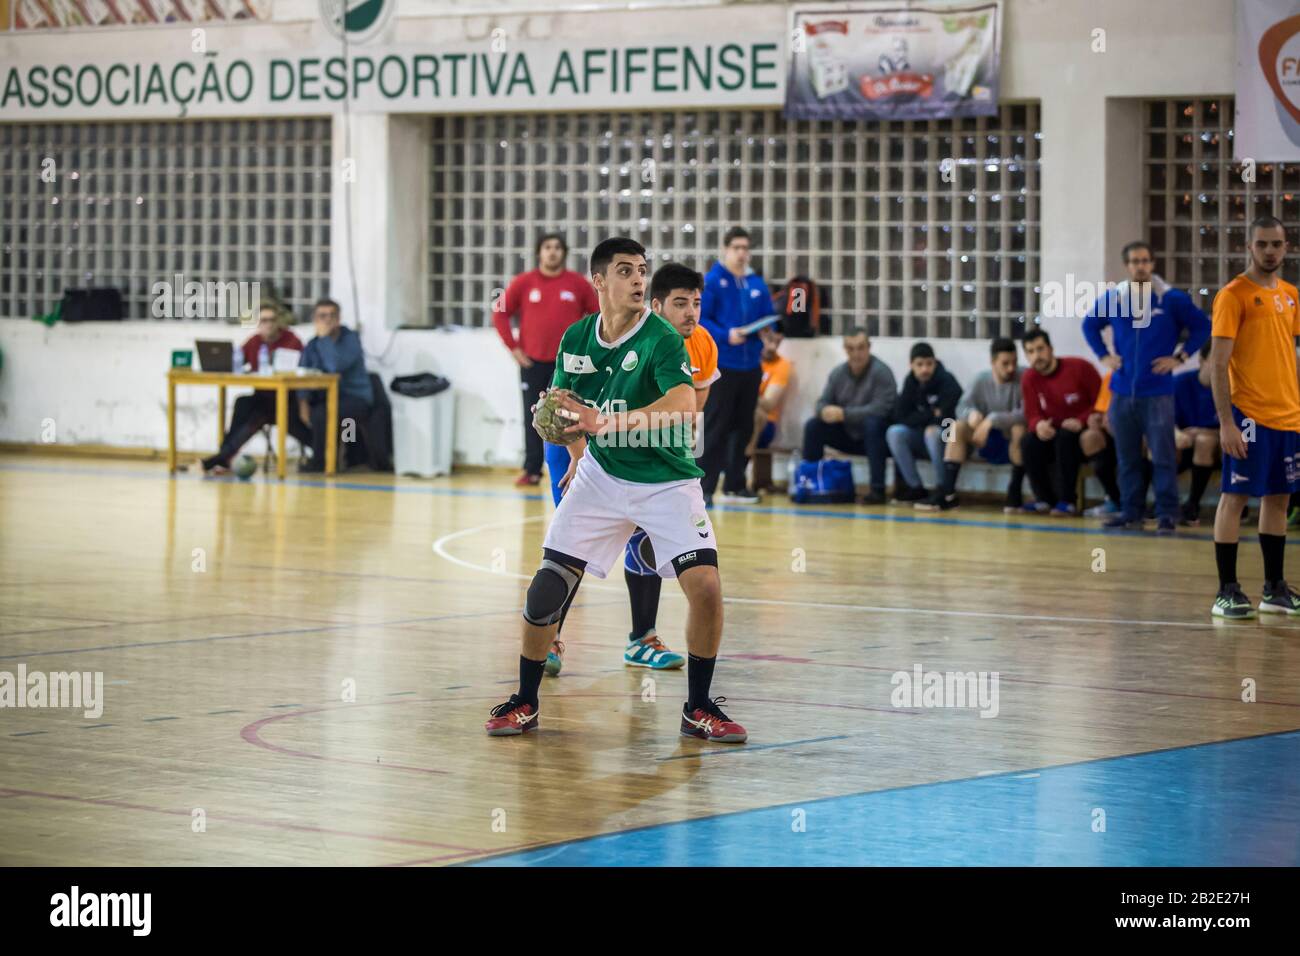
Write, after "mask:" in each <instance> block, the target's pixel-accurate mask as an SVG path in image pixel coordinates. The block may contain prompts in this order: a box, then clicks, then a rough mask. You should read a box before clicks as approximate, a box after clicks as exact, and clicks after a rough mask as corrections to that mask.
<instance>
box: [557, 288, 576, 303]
mask: <svg viewBox="0 0 1300 956" xmlns="http://www.w3.org/2000/svg"><path fill="white" fill-rule="evenodd" d="M560 301H561V302H576V301H577V300H576V299H575V298H574V295H573V293H572V292H570V291H569V290H568V289H561V290H560Z"/></svg>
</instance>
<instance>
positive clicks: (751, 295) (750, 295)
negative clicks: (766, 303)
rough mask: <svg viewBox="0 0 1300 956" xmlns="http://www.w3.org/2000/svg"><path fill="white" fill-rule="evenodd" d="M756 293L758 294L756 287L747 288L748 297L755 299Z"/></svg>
mask: <svg viewBox="0 0 1300 956" xmlns="http://www.w3.org/2000/svg"><path fill="white" fill-rule="evenodd" d="M758 295H759V292H758V290H757V289H750V290H749V297H750V298H751V299H757V298H758Z"/></svg>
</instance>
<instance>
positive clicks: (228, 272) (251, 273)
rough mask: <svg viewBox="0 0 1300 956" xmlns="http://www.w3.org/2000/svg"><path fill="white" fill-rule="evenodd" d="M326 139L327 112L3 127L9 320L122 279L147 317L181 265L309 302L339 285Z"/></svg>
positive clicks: (133, 306) (1, 222)
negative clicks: (333, 266) (333, 277)
mask: <svg viewBox="0 0 1300 956" xmlns="http://www.w3.org/2000/svg"><path fill="white" fill-rule="evenodd" d="M330 137H331V128H330V121H329V120H328V119H275V120H211V121H209V120H203V121H188V122H161V123H60V124H51V123H17V124H0V315H3V316H9V317H19V318H22V317H27V318H30V317H31V316H33V315H37V314H40V313H45V312H48V311H50V310H51V309H53V308H54V305H55V304H56V303H57V302H58V301H59V300H60V299H61V298H62V296H63V291H64V289H67V288H79V287H86V286H112V287H116V288H118V289H120V290H121V291H122V296H123V304H124V309H125V314H126V317H127V318H129V319H145V318H151V317H153V309H152V305H153V301H154V298H155V296H154V293H153V291H152V289H153V285H154V283H155V282H167V283H169V284H171V283H174V276H175V275H176V274H178V273H179V274H180V275H182V276H183V278H184V281H186V282H189V281H195V282H200V283H209V282H212V283H227V282H250V283H251V282H259V281H260V282H268V281H269V282H270V283H272V284H273V285H274V287H275V289H276V290H277V291H279V292H280V294H281V295H283V296H285V297H286V299H287V301H288V303H289V304H290V306H292V307H293V308H294V309H295V312H299V311H301V310H305V309H306V308H308V307H309V306H310V305H311V302H312V301H313V300H314V298H315V297H316V296H318V295H320V294H323V293H325V292H326V291H327V290H328V287H329V252H330V146H331V140H330ZM43 173H44V176H43V175H42V174H43ZM266 292H267V290H266V289H265V287H263V290H262V294H263V295H264V296H265V295H266Z"/></svg>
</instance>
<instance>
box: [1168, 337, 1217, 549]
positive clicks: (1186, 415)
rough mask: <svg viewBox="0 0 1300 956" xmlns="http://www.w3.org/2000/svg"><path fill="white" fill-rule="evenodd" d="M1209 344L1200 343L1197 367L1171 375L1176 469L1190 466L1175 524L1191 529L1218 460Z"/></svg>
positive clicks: (1195, 521)
mask: <svg viewBox="0 0 1300 956" xmlns="http://www.w3.org/2000/svg"><path fill="white" fill-rule="evenodd" d="M1210 344H1211V343H1209V342H1206V343H1205V344H1204V345H1203V346H1201V365H1200V368H1193V369H1188V370H1187V371H1186V372H1179V373H1178V374H1177V375H1175V376H1174V429H1175V430H1174V442H1175V444H1176V445H1177V446H1178V453H1179V469H1178V470H1179V471H1186V470H1187V469H1188V468H1191V469H1192V482H1191V487H1190V488H1189V489H1188V491H1187V501H1186V502H1185V503H1184V504H1183V517H1182V520H1181V521H1180V522H1179V524H1181V525H1183V526H1184V527H1189V528H1194V527H1196V526H1197V525H1198V524H1200V523H1201V499H1202V498H1203V497H1205V488H1206V486H1207V485H1208V484H1209V483H1210V476H1211V475H1212V474H1214V469H1215V467H1216V466H1217V464H1218V461H1219V415H1218V412H1216V411H1215V409H1214V392H1213V391H1211V389H1210V363H1209V361H1208V359H1209V357H1210Z"/></svg>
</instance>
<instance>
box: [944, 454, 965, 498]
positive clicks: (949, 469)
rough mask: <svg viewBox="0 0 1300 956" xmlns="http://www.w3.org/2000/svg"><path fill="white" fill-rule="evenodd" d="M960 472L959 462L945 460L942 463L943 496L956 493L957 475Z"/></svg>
mask: <svg viewBox="0 0 1300 956" xmlns="http://www.w3.org/2000/svg"><path fill="white" fill-rule="evenodd" d="M960 472H961V462H959V461H945V462H944V463H943V496H944V497H945V498H948V497H951V496H952V495H955V494H956V493H957V475H958V474H959V473H960Z"/></svg>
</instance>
